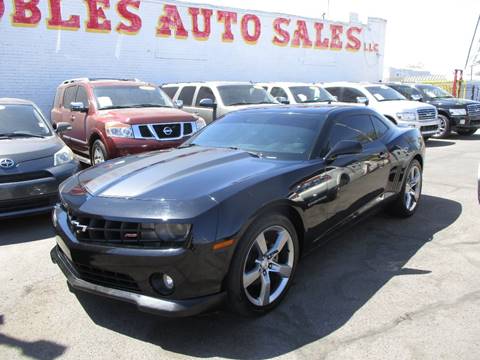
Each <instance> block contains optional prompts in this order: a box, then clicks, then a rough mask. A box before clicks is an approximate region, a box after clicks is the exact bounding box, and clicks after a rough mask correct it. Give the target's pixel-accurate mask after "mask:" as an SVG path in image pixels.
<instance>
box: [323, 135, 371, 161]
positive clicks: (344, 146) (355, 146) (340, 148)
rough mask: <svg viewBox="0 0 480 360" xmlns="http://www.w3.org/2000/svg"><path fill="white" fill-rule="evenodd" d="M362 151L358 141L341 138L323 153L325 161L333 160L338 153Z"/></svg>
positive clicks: (351, 153) (349, 153) (350, 153)
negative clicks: (325, 153)
mask: <svg viewBox="0 0 480 360" xmlns="http://www.w3.org/2000/svg"><path fill="white" fill-rule="evenodd" d="M362 152H363V146H362V144H360V142H358V141H352V140H342V141H339V142H338V143H337V144H336V145H335V146H334V147H333V148H332V149H331V150H330V151H329V152H328V153H327V155H325V157H324V160H325V161H333V160H335V158H336V157H337V156H340V155H354V154H360V153H362Z"/></svg>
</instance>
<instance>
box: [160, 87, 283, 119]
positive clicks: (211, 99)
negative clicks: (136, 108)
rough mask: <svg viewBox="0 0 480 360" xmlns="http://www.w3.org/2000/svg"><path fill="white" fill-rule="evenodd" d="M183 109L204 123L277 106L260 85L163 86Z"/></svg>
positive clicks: (276, 102)
mask: <svg viewBox="0 0 480 360" xmlns="http://www.w3.org/2000/svg"><path fill="white" fill-rule="evenodd" d="M162 90H163V91H165V92H166V93H167V94H168V96H170V97H171V98H172V99H173V100H174V101H175V102H177V104H182V103H183V110H185V111H188V112H190V113H192V114H196V115H198V116H200V117H202V118H203V119H205V121H206V122H207V123H211V122H212V121H213V120H215V119H217V118H219V117H222V116H223V115H225V114H228V113H229V112H232V111H236V110H241V109H244V108H249V107H255V106H260V107H264V106H270V105H278V101H276V100H275V99H274V98H273V97H272V96H271V95H269V94H268V93H267V92H266V91H265V89H263V88H262V87H261V86H258V85H255V84H252V83H249V82H226V81H222V82H218V81H215V82H195V83H178V84H165V85H163V86H162Z"/></svg>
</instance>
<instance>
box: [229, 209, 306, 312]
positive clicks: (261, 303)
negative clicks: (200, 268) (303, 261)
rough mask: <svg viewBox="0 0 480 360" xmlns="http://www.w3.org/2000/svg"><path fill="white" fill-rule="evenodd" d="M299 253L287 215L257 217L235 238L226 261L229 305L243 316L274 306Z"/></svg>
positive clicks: (293, 228)
mask: <svg viewBox="0 0 480 360" xmlns="http://www.w3.org/2000/svg"><path fill="white" fill-rule="evenodd" d="M277 251H278V252H277ZM299 253H300V248H299V244H298V235H297V233H296V231H295V227H294V226H293V225H292V223H291V222H290V220H288V218H286V217H285V216H283V215H280V214H271V215H266V216H264V217H261V218H259V219H257V220H256V221H255V222H254V223H253V224H252V225H251V226H250V227H249V228H248V230H247V231H246V232H245V234H244V235H243V236H242V238H241V239H240V240H239V243H238V246H237V249H236V251H235V255H234V257H233V260H232V263H231V265H230V272H229V274H228V277H227V286H226V287H227V293H228V301H229V304H230V306H231V308H232V309H233V310H234V311H235V312H237V313H239V314H241V315H244V316H259V315H263V314H265V313H267V312H269V311H271V310H272V309H274V308H275V307H276V306H277V305H278V304H279V303H280V302H281V301H282V299H283V298H284V297H285V295H286V294H287V292H288V289H289V288H290V285H291V283H292V279H293V276H294V274H295V269H296V266H297V263H298V257H299Z"/></svg>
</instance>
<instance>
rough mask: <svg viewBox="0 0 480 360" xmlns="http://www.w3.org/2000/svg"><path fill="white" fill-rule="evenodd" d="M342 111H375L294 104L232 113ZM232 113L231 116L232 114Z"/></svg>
mask: <svg viewBox="0 0 480 360" xmlns="http://www.w3.org/2000/svg"><path fill="white" fill-rule="evenodd" d="M344 111H355V112H366V113H375V111H374V110H373V109H371V108H369V107H367V106H365V107H360V106H353V105H343V104H342V105H338V104H318V105H312V104H308V105H305V104H295V105H276V106H265V107H254V108H245V109H241V110H237V111H235V112H233V113H249V112H253V113H255V114H258V113H272V112H275V113H296V114H306V115H307V114H319V115H328V114H333V113H340V112H344ZM233 113H232V114H233Z"/></svg>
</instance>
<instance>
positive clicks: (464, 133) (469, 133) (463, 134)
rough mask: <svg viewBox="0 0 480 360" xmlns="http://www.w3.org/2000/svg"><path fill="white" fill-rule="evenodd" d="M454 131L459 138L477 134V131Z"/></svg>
mask: <svg viewBox="0 0 480 360" xmlns="http://www.w3.org/2000/svg"><path fill="white" fill-rule="evenodd" d="M456 131H457V134H458V135H461V136H472V135H473V134H475V133H476V132H477V129H457V130H456Z"/></svg>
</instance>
